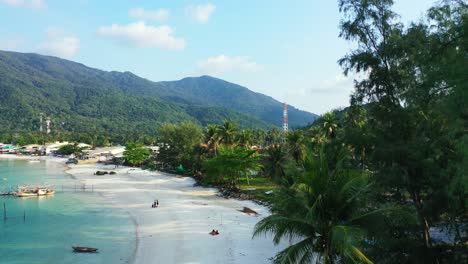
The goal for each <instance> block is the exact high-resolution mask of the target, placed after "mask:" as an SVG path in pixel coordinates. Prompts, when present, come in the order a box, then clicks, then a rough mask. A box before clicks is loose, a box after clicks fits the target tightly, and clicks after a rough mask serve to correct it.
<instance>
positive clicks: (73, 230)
mask: <svg viewBox="0 0 468 264" xmlns="http://www.w3.org/2000/svg"><path fill="white" fill-rule="evenodd" d="M63 169H64V168H63V165H62V164H59V163H56V162H53V161H40V162H30V161H27V160H0V190H5V189H9V188H11V187H12V186H16V185H23V184H28V185H32V186H34V185H42V184H49V185H53V186H55V189H56V191H57V193H56V194H55V195H53V196H50V197H25V198H17V197H9V196H3V197H1V196H0V209H1V210H0V211H1V214H0V216H1V219H0V263H3V264H13V263H14V264H20V263H130V262H131V259H132V255H133V253H134V250H135V234H134V226H133V223H132V221H131V219H130V217H129V216H128V215H127V213H126V212H125V211H123V210H120V209H118V208H115V207H113V206H112V205H110V204H106V203H104V202H102V200H101V199H100V197H99V193H97V192H91V191H89V190H88V191H86V192H83V191H80V189H79V188H77V191H75V190H74V185H75V184H76V185H77V186H79V185H80V183H79V182H77V181H74V180H72V179H71V177H70V176H69V175H67V174H66V173H64V172H63ZM4 178H6V180H4ZM62 186H64V187H63V191H62ZM3 203H5V205H6V209H7V219H6V220H4V219H3ZM24 215H26V216H25V217H24ZM72 245H80V246H89V247H96V248H99V251H100V253H97V254H82V253H81V254H80V253H74V252H73V251H72V248H71V246H72Z"/></svg>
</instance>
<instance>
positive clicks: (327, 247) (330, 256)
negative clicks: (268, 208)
mask: <svg viewBox="0 0 468 264" xmlns="http://www.w3.org/2000/svg"><path fill="white" fill-rule="evenodd" d="M327 164H328V163H327V161H326V160H325V155H324V154H323V153H320V154H319V155H318V156H312V157H311V156H310V155H309V156H308V157H307V158H306V160H305V162H304V170H303V171H302V172H299V176H298V177H297V178H296V180H295V184H294V185H293V186H291V187H290V188H282V189H280V191H279V193H278V194H277V195H278V196H277V198H280V200H278V202H276V203H275V205H274V206H273V208H272V212H273V214H272V215H270V216H268V217H266V218H264V219H262V220H261V221H260V222H258V223H257V225H256V226H255V230H254V237H255V236H258V235H260V234H266V233H271V234H273V242H274V243H275V244H278V243H279V242H280V241H281V240H282V239H290V241H291V243H293V242H295V243H293V244H292V245H290V246H289V247H287V248H286V249H284V250H282V251H280V252H279V253H278V254H277V255H276V256H275V258H274V263H312V262H315V263H336V262H337V261H342V260H350V261H351V262H361V263H372V262H371V261H370V260H369V259H368V258H367V257H366V256H365V255H364V253H363V252H362V251H361V250H360V246H361V245H362V244H363V241H364V231H363V229H361V228H360V226H359V224H358V223H359V221H360V220H362V218H363V217H365V216H366V215H369V214H372V212H368V211H367V210H366V208H367V207H366V194H367V193H368V191H369V182H368V178H367V176H366V175H364V174H361V173H356V172H352V171H348V170H344V169H341V168H340V166H336V167H335V168H329V167H328V165H327Z"/></svg>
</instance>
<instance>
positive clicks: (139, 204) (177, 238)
mask: <svg viewBox="0 0 468 264" xmlns="http://www.w3.org/2000/svg"><path fill="white" fill-rule="evenodd" d="M97 170H109V171H110V170H113V171H116V172H117V174H116V175H105V176H95V175H93V173H94V172H96V171H97ZM67 173H70V174H72V175H73V176H74V178H76V180H78V181H80V182H81V183H83V184H86V185H93V188H94V191H95V192H99V194H100V195H101V196H102V198H103V199H104V200H105V201H106V202H108V203H109V204H111V206H114V207H116V208H119V209H123V210H124V211H127V212H128V214H129V216H130V217H131V218H132V219H133V222H134V224H135V235H136V247H135V248H136V250H135V253H134V256H132V257H131V258H130V262H133V263H145V264H147V263H204V264H205V263H256V264H257V263H270V262H271V260H270V259H271V257H273V256H274V255H275V254H276V252H278V251H279V250H280V249H281V248H282V247H284V245H280V246H274V245H273V243H272V240H271V238H269V237H268V238H266V237H258V238H255V239H252V232H253V227H254V225H255V224H256V223H257V222H258V221H259V220H260V219H261V217H265V216H266V215H268V210H267V209H266V208H265V207H263V206H259V205H257V204H255V203H253V202H251V201H238V200H234V199H225V198H222V197H219V196H217V195H216V189H212V188H202V187H193V184H194V180H193V179H192V178H187V177H176V176H174V175H168V174H164V173H161V172H149V171H144V170H141V169H132V168H128V167H120V168H118V169H114V166H103V165H77V166H71V169H69V170H68V171H67ZM155 199H158V200H159V204H160V205H159V207H158V208H151V203H152V202H153V201H154V200H155ZM244 206H246V207H249V208H252V209H253V210H255V211H257V212H258V213H259V214H260V215H259V216H252V215H247V214H244V213H242V212H240V211H239V210H242V208H243V207H244ZM212 229H217V230H219V232H220V235H218V236H211V235H209V234H208V233H209V232H210V231H211V230H212Z"/></svg>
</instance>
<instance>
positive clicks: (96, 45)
mask: <svg viewBox="0 0 468 264" xmlns="http://www.w3.org/2000/svg"><path fill="white" fill-rule="evenodd" d="M395 2H396V3H395V11H396V12H397V13H399V14H400V15H401V19H402V20H403V21H404V22H408V21H412V20H419V19H420V18H421V16H422V15H423V14H424V12H425V10H427V9H428V8H429V7H430V6H431V5H432V4H433V3H434V2H435V1H433V0H411V1H409V0H397V1H395ZM340 18H341V16H340V14H339V13H338V6H337V1H335V0H320V1H319V0H290V1H282V0H281V1H280V0H277V1H271V0H268V1H267V0H250V1H246V0H235V1H231V0H224V1H215V0H213V1H192V0H181V1H177V0H170V1H169V0H159V1H158V0H152V1H150V0H147V1H144V0H131V1H130V0H128V1H123V0H75V1H68V0H67V1H63V0H0V25H1V26H0V49H2V50H13V51H20V52H36V53H41V54H49V55H54V56H58V57H62V58H66V59H70V60H73V61H77V62H81V63H83V64H86V65H88V66H90V67H95V68H99V69H103V70H109V71H110V70H116V71H131V72H133V73H135V74H137V75H139V76H142V77H144V78H147V79H149V80H152V81H163V80H176V79H181V78H183V77H187V76H199V75H204V74H208V75H212V76H215V77H219V78H222V79H225V80H227V81H231V82H234V83H238V84H240V85H243V86H246V87H248V88H249V89H251V90H253V91H256V92H261V93H264V94H267V95H270V96H272V97H273V98H275V99H277V100H279V101H286V102H288V103H289V104H291V105H294V106H296V107H298V108H300V109H304V110H307V111H310V112H314V113H318V114H322V113H324V112H326V111H329V110H331V109H334V108H337V107H343V106H347V105H348V104H349V103H348V101H349V94H350V92H351V91H352V79H351V78H344V77H343V76H342V74H341V72H342V71H341V69H340V67H339V66H338V65H337V63H336V62H337V60H338V59H339V58H340V57H341V56H343V55H344V54H345V53H346V52H347V51H349V50H350V47H351V45H350V44H349V43H347V42H345V41H344V40H341V39H339V38H338V33H339V29H338V24H339V21H340Z"/></svg>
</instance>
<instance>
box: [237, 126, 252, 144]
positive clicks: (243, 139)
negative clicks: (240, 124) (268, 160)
mask: <svg viewBox="0 0 468 264" xmlns="http://www.w3.org/2000/svg"><path fill="white" fill-rule="evenodd" d="M237 137H238V138H237V142H239V145H241V146H243V147H245V148H247V149H248V148H250V147H251V146H252V144H253V132H252V130H245V129H243V130H242V131H241V132H240V133H239V134H238V135H237Z"/></svg>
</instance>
